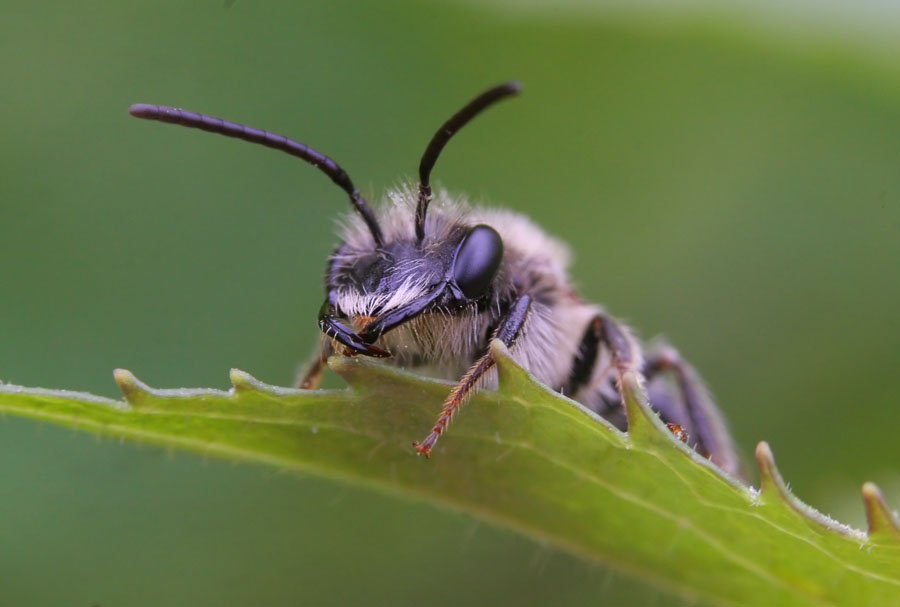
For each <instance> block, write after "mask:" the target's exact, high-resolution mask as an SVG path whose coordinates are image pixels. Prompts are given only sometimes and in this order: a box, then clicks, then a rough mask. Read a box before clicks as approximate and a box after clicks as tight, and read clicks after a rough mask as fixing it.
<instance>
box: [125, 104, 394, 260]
mask: <svg viewBox="0 0 900 607" xmlns="http://www.w3.org/2000/svg"><path fill="white" fill-rule="evenodd" d="M128 113H129V114H131V115H132V116H134V117H136V118H144V119H145V120H157V121H159V122H167V123H169V124H179V125H181V126H186V127H188V128H192V129H200V130H201V131H209V132H210V133H219V134H220V135H225V136H226V137H234V138H236V139H243V140H244V141H249V142H250V143H258V144H260V145H264V146H266V147H267V148H272V149H273V150H280V151H282V152H286V153H288V154H290V155H291V156H296V157H297V158H301V159H303V160H305V161H306V162H308V163H309V164H311V165H313V166H314V167H316V168H317V169H319V170H320V171H322V172H323V173H325V174H326V175H328V176H329V177H330V178H331V180H332V181H333V182H334V183H336V184H337V185H338V187H340V188H341V189H342V190H344V191H345V192H347V194H349V195H350V202H351V203H352V204H353V206H354V207H355V208H356V210H357V211H359V214H360V215H362V218H363V221H365V222H366V225H367V226H368V227H369V231H370V232H372V238H374V239H375V244H376V245H377V246H379V247H380V246H382V245H384V237H383V236H382V235H381V228H380V227H379V225H378V220H377V219H375V213H373V212H372V208H371V207H370V206H369V205H368V203H367V202H366V200H365V198H363V197H362V194H360V193H359V190H357V189H356V187H355V186H354V185H353V182H352V181H350V177H349V176H348V175H347V173H345V172H344V169H342V168H341V167H340V166H338V163H336V162H335V161H334V160H332V159H331V158H329V157H328V156H326V155H325V154H321V153H319V152H317V151H315V150H314V149H312V148H311V147H309V146H307V145H303V144H302V143H300V142H298V141H294V140H293V139H288V138H287V137H284V136H283V135H276V134H275V133H270V132H268V131H263V130H261V129H255V128H253V127H249V126H244V125H243V124H237V123H236V122H229V121H228V120H222V119H221V118H213V117H212V116H204V115H203V114H197V113H195V112H188V111H186V110H179V109H177V108H172V107H165V106H162V105H147V104H145V103H136V104H134V105H132V106H131V107H130V108H128Z"/></svg>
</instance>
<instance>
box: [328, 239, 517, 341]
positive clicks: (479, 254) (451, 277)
mask: <svg viewBox="0 0 900 607" xmlns="http://www.w3.org/2000/svg"><path fill="white" fill-rule="evenodd" d="M502 259H503V240H502V239H501V238H500V235H499V234H498V233H497V231H496V230H495V229H494V228H492V227H490V226H488V225H485V224H477V225H473V226H467V227H457V228H455V229H454V230H453V231H452V232H451V234H450V236H449V238H447V239H445V240H443V241H441V242H430V243H428V246H423V245H422V243H419V242H418V241H417V240H415V239H407V240H398V241H393V242H388V243H386V244H385V245H384V246H382V247H379V248H377V249H375V250H368V251H353V250H352V249H351V248H350V247H349V246H348V245H347V244H346V243H345V244H344V245H343V246H341V248H339V249H338V251H337V253H336V254H335V255H334V256H333V257H332V259H331V263H330V265H329V270H328V278H327V290H328V299H327V301H326V303H325V306H324V307H323V313H324V314H325V315H326V316H328V317H330V318H331V319H332V320H333V321H336V322H341V323H342V324H343V322H342V321H346V322H348V323H349V324H350V327H349V328H348V327H346V325H344V328H345V329H350V330H352V332H353V333H355V334H356V337H358V341H361V342H363V343H366V344H371V343H372V342H374V341H375V340H377V339H378V338H379V337H380V336H381V335H382V334H383V333H385V332H386V331H389V330H391V329H393V328H395V327H397V326H399V325H402V324H404V323H406V322H408V321H409V320H412V319H413V318H416V317H418V316H421V315H422V314H427V313H430V312H434V311H437V310H440V311H441V312H445V313H446V312H449V313H453V312H454V311H458V310H462V309H464V308H468V307H470V306H473V305H478V304H479V303H480V302H483V301H486V300H487V299H488V298H489V296H490V295H491V292H492V286H493V282H494V279H495V277H496V276H497V273H498V270H499V268H500V263H501V261H502ZM323 330H325V327H323ZM327 332H328V331H326V333H327ZM339 341H340V339H339ZM345 345H348V344H345ZM365 350H368V348H365ZM363 353H368V352H363Z"/></svg>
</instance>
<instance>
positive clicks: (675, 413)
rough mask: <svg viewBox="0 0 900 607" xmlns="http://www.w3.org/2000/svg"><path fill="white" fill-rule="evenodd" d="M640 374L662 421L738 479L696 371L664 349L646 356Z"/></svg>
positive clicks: (718, 417)
mask: <svg viewBox="0 0 900 607" xmlns="http://www.w3.org/2000/svg"><path fill="white" fill-rule="evenodd" d="M643 372H644V377H645V378H646V379H647V382H648V392H649V394H650V403H651V405H652V406H653V408H654V409H656V410H657V411H658V412H659V414H660V416H661V417H662V418H663V421H665V422H668V423H673V424H677V425H679V426H682V427H683V428H684V429H685V431H686V432H687V434H688V442H689V443H690V444H692V445H693V447H694V449H695V450H696V451H697V452H698V453H700V454H701V455H703V456H704V457H708V458H710V459H711V460H712V461H713V462H714V463H716V464H717V465H718V466H719V467H720V468H722V469H723V470H725V471H726V472H728V473H730V474H734V475H739V474H740V462H739V460H738V457H737V454H736V452H735V448H734V442H733V440H732V438H731V434H730V433H729V432H728V427H727V426H726V424H725V419H724V418H723V416H722V414H721V412H720V411H719V409H718V407H716V405H715V403H714V402H713V400H712V398H711V397H710V395H709V391H708V390H707V389H706V386H705V385H704V384H703V380H702V379H700V376H699V374H698V373H697V371H696V370H694V368H693V367H692V366H691V365H690V364H688V363H687V362H685V361H684V360H683V359H682V358H681V356H680V355H679V354H678V352H677V351H676V350H675V349H673V348H670V347H665V348H661V349H659V351H657V352H654V353H651V354H649V355H648V356H647V360H646V362H645V363H644V368H643ZM667 376H668V379H670V381H669V382H666V381H665V380H666V379H667Z"/></svg>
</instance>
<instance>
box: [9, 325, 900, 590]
mask: <svg viewBox="0 0 900 607" xmlns="http://www.w3.org/2000/svg"><path fill="white" fill-rule="evenodd" d="M493 347H494V349H495V354H496V356H497V358H498V361H499V370H500V389H499V390H498V391H497V392H496V393H491V392H485V393H481V394H479V395H477V396H476V397H475V398H474V399H473V400H472V402H470V403H469V404H467V405H466V407H465V409H466V410H465V411H464V412H463V414H461V415H460V416H459V417H458V419H457V420H456V421H455V422H454V425H453V427H452V429H451V431H450V432H449V433H448V434H447V435H446V436H445V437H444V438H443V439H442V440H441V441H440V442H439V443H438V445H437V447H436V449H435V452H434V455H433V457H432V459H430V460H424V459H422V458H418V457H416V456H415V452H414V451H413V449H412V447H411V441H412V439H414V438H421V437H422V436H424V434H425V433H426V432H427V430H428V429H429V428H430V426H431V424H432V423H433V421H434V418H435V416H436V414H437V412H438V411H439V409H440V406H441V403H442V400H443V398H444V396H445V395H446V393H447V390H448V386H447V384H445V383H443V382H438V381H434V380H427V379H424V378H421V377H417V376H414V375H411V374H409V373H405V372H402V371H399V370H396V369H394V368H392V367H388V366H385V365H380V364H377V363H373V362H370V361H368V360H362V359H358V358H357V359H350V358H334V359H332V361H331V362H330V364H331V366H332V368H333V369H334V370H335V371H336V372H338V373H339V374H340V375H341V376H343V377H344V378H345V379H346V380H347V382H348V383H349V385H350V388H349V389H345V390H318V391H302V390H294V389H286V388H277V387H273V386H268V385H265V384H263V383H261V382H259V381H257V380H255V379H254V378H252V377H251V376H249V375H247V374H246V373H243V372H241V371H237V370H234V371H232V373H231V380H232V384H233V386H234V387H233V388H232V389H231V390H230V391H228V392H223V391H217V390H186V389H181V390H155V389H151V388H149V387H147V386H146V385H144V384H142V383H141V382H139V381H138V380H137V379H136V378H135V377H134V376H133V375H132V374H131V373H129V372H127V371H123V370H118V371H116V373H115V377H116V381H117V382H118V384H119V386H120V387H121V388H122V391H123V393H124V395H125V400H124V401H114V400H109V399H103V398H99V397H95V396H91V395H87V394H81V393H75V392H66V391H49V390H42V389H32V388H21V387H18V386H13V385H8V384H0V412H5V413H10V414H17V415H23V416H27V417H32V418H36V419H41V420H46V421H51V422H56V423H61V424H65V425H68V426H73V427H76V428H79V429H83V430H89V431H93V432H98V433H101V434H104V435H111V436H118V437H124V438H129V439H136V440H140V441H145V442H151V443H155V444H159V445H164V446H169V447H177V448H185V449H189V450H193V451H198V452H203V453H207V454H212V455H217V456H222V457H227V458H232V459H237V460H243V461H255V462H260V463H264V464H267V465H270V466H275V467H279V468H283V469H296V470H304V471H309V472H313V473H316V474H320V475H323V476H327V477H331V478H340V479H343V480H345V481H346V482H350V483H354V484H362V485H366V486H370V487H373V488H376V489H378V490H381V491H387V492H391V493H394V494H399V495H403V496H407V497H410V498H413V499H423V500H427V501H429V502H432V503H435V504H438V505H441V506H445V507H451V508H456V509H460V510H463V511H466V512H469V513H471V514H473V515H474V516H476V517H479V518H482V519H485V520H489V521H492V522H494V523H497V524H500V525H503V526H507V527H510V528H513V529H516V530H518V531H520V532H521V533H524V534H526V535H529V536H531V537H533V538H535V539H537V540H539V541H542V542H546V543H548V544H551V545H554V546H557V547H560V548H562V549H565V550H568V551H570V552H572V553H575V554H577V555H580V556H581V557H583V558H585V559H589V560H594V561H602V562H605V563H608V564H609V565H611V566H612V567H615V568H618V569H621V570H625V571H628V572H631V573H633V574H635V575H637V576H640V577H643V578H645V579H648V580H651V581H653V582H654V583H657V584H659V585H661V586H663V587H666V588H669V589H672V590H674V591H676V592H679V593H681V594H683V595H685V596H688V597H692V598H696V599H701V600H704V601H711V602H713V603H716V604H740V605H751V604H753V605H757V604H758V605H810V604H813V605H873V606H877V605H900V526H898V523H897V518H896V516H895V514H894V513H893V512H891V511H890V509H889V508H888V507H887V505H886V504H885V503H884V500H883V498H882V496H881V493H880V491H879V490H878V488H877V487H876V486H875V485H873V484H871V483H867V484H866V485H864V486H863V491H862V494H863V500H864V504H865V507H866V513H867V516H868V519H869V527H870V528H869V532H868V533H863V532H861V531H856V530H853V529H850V528H849V527H846V526H844V525H840V524H839V523H837V522H835V521H833V520H831V519H829V518H827V517H825V516H823V515H821V514H819V513H818V512H816V511H815V510H813V509H812V508H811V507H809V506H807V505H806V504H803V503H802V502H800V501H799V500H798V499H797V498H796V497H794V496H793V495H791V494H790V492H789V491H788V490H787V488H786V486H785V484H784V483H783V481H782V480H781V477H780V475H779V473H778V470H777V469H776V467H775V463H774V459H773V457H772V453H771V451H770V450H769V447H768V446H767V445H766V444H765V443H760V445H759V447H758V448H757V452H756V457H757V461H758V463H759V465H760V478H761V485H762V487H761V490H760V491H757V490H754V489H752V488H748V487H745V486H744V485H742V484H741V483H740V482H739V481H737V480H736V479H733V478H730V477H728V476H727V475H725V474H724V473H723V472H721V471H720V470H719V469H718V468H716V467H715V466H714V465H713V464H711V463H710V462H708V461H707V460H705V459H703V458H701V457H699V456H698V455H697V454H696V453H695V452H694V451H693V450H691V449H690V448H689V447H688V446H687V445H685V444H684V443H682V442H680V441H678V440H676V439H675V438H674V436H672V434H671V433H670V432H669V431H668V429H667V428H666V427H665V425H663V424H662V422H661V421H660V420H659V418H658V417H657V416H656V414H655V413H653V412H652V410H651V409H650V408H649V406H648V405H647V403H646V399H645V397H644V393H643V390H642V388H641V385H640V381H639V378H638V377H636V376H627V377H626V378H625V392H626V406H627V409H628V417H629V424H630V428H629V432H628V433H627V434H626V433H623V432H620V431H618V430H617V429H615V428H613V427H612V426H610V425H609V424H608V423H606V422H605V421H604V420H602V419H600V418H599V417H597V416H596V415H595V414H593V413H592V412H590V411H588V410H586V409H585V408H583V407H582V406H581V405H579V404H577V403H574V402H573V401H570V400H568V399H566V398H564V397H562V396H560V395H559V394H557V393H555V392H553V391H551V390H549V389H547V388H546V387H544V386H542V385H540V384H538V383H536V382H535V381H534V380H533V379H532V378H531V377H530V376H529V375H528V373H527V372H525V371H524V370H523V369H521V368H520V367H518V366H517V365H516V364H515V363H514V362H513V361H512V360H511V359H510V358H509V357H508V356H507V353H506V351H505V349H504V348H503V346H502V345H500V344H499V343H495V344H494V346H493Z"/></svg>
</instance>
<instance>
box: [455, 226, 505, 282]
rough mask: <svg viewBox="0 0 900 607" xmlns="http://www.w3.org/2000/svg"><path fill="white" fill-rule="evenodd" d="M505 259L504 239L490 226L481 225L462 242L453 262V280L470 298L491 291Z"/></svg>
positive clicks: (473, 229) (471, 230)
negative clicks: (491, 285) (501, 262)
mask: <svg viewBox="0 0 900 607" xmlns="http://www.w3.org/2000/svg"><path fill="white" fill-rule="evenodd" d="M502 258H503V239H501V238H500V234H498V233H497V231H496V230H495V229H494V228H492V227H490V226H487V225H484V224H481V225H477V226H475V227H473V228H471V229H470V230H469V233H468V234H466V236H465V237H464V238H463V239H462V242H460V243H459V248H458V249H457V250H456V260H455V261H454V264H453V280H454V281H455V282H456V285H457V286H458V287H459V289H460V291H462V292H463V294H464V295H465V296H466V297H468V298H469V299H474V298H476V297H478V296H480V295H483V294H484V293H485V291H487V289H488V287H489V286H490V284H491V281H492V280H493V279H494V276H495V275H496V274H497V269H498V268H499V267H500V260H501V259H502Z"/></svg>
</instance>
